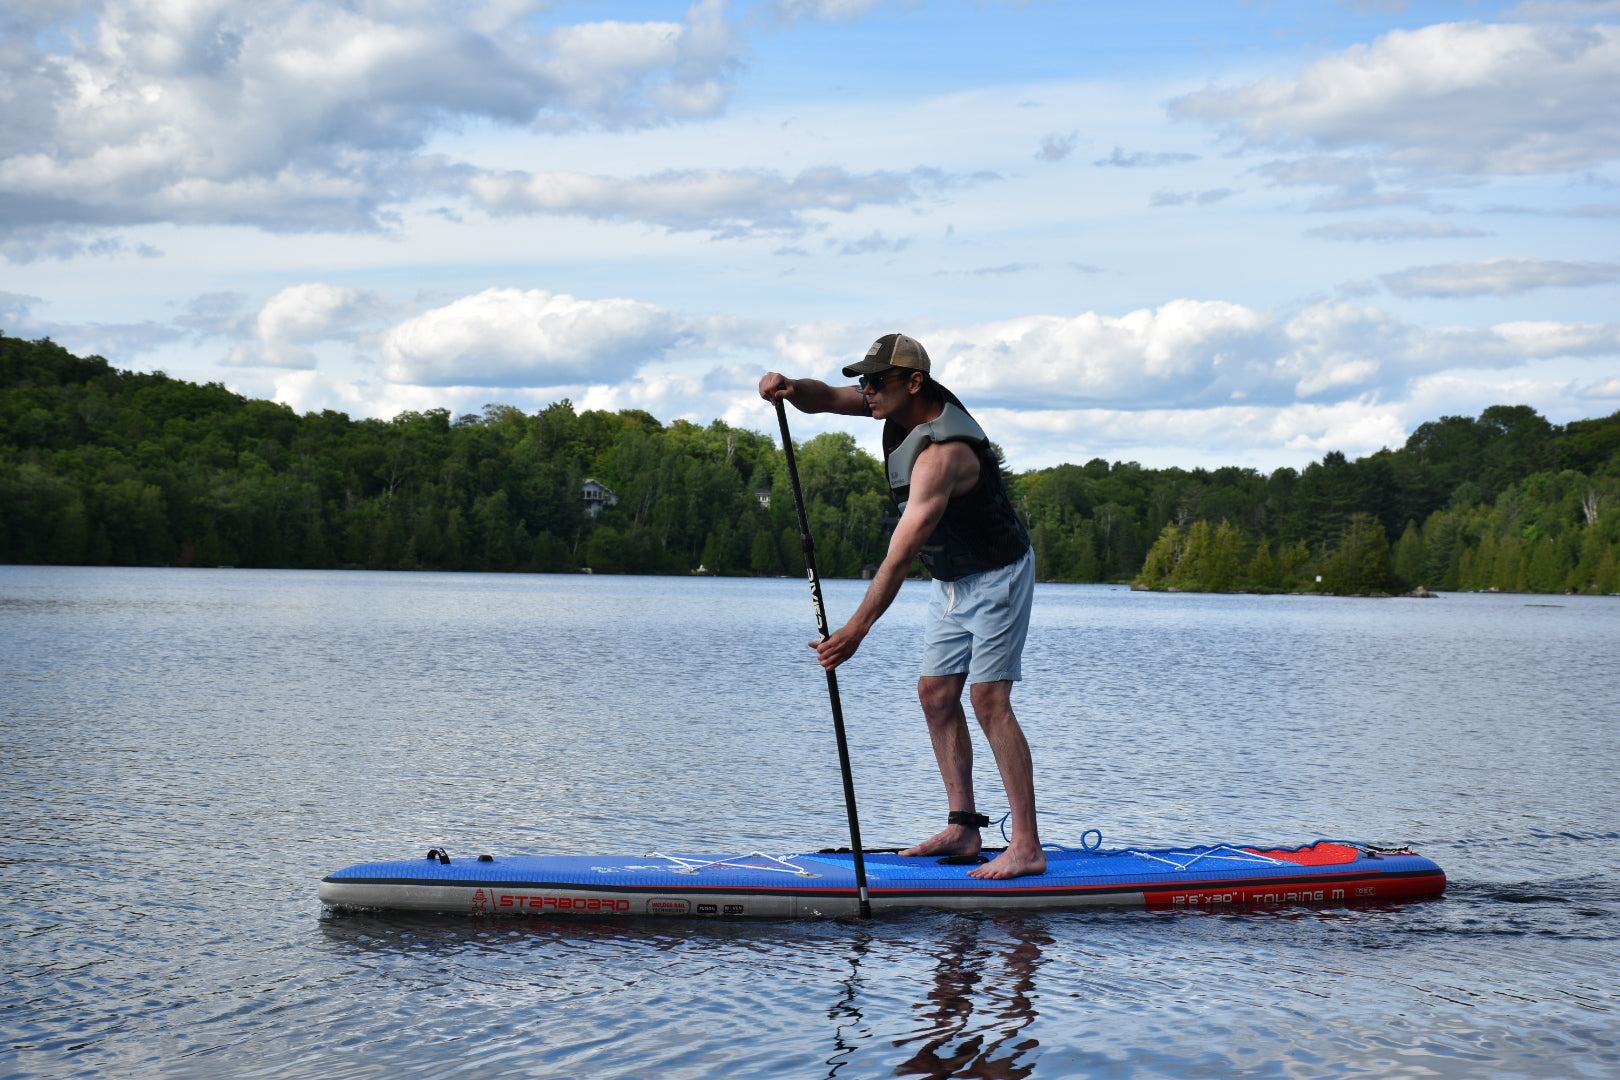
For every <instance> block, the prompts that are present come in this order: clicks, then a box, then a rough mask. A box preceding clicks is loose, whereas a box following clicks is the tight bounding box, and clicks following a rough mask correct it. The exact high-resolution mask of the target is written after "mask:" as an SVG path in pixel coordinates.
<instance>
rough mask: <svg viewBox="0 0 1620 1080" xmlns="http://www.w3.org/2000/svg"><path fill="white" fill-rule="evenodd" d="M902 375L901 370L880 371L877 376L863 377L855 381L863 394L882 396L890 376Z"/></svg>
mask: <svg viewBox="0 0 1620 1080" xmlns="http://www.w3.org/2000/svg"><path fill="white" fill-rule="evenodd" d="M900 373H901V372H900V369H899V368H890V369H889V370H888V371H880V372H878V373H877V374H876V375H862V376H861V377H860V378H858V379H856V380H855V385H857V386H859V387H860V388H861V393H863V394H881V393H883V384H884V383H885V382H886V381H887V380H888V378H889V376H891V375H899V374H900Z"/></svg>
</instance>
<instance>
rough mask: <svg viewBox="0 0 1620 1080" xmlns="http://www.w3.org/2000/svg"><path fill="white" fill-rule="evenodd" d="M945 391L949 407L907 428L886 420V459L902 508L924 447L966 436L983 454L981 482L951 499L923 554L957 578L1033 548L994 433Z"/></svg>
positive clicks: (938, 573)
mask: <svg viewBox="0 0 1620 1080" xmlns="http://www.w3.org/2000/svg"><path fill="white" fill-rule="evenodd" d="M940 389H941V390H942V391H944V394H945V409H944V411H943V412H941V413H940V414H939V416H938V417H936V418H935V419H933V420H930V421H929V422H928V423H926V424H918V425H917V426H916V427H914V428H912V429H911V431H910V432H909V433H908V432H907V431H906V430H905V428H903V427H901V426H900V425H899V424H897V423H895V422H894V421H893V420H890V421H887V422H886V423H885V424H884V425H883V464H884V467H885V468H886V469H887V471H888V476H889V493H890V494H891V495H892V496H894V501H895V503H896V504H897V505H898V506H899V507H900V512H901V513H902V514H904V513H905V512H906V503H907V502H908V501H909V499H910V497H911V470H912V468H913V467H914V466H915V465H916V463H917V455H918V454H920V453H922V451H923V448H924V447H926V446H928V445H929V444H931V443H937V442H965V443H967V444H968V445H969V446H971V447H972V448H973V452H974V454H975V455H977V457H978V459H979V482H978V483H976V484H974V485H973V487H972V488H971V489H970V490H968V491H966V492H964V493H963V494H961V495H958V496H956V497H954V498H952V499H951V500H950V502H948V503H947V504H946V506H945V516H944V517H942V518H940V520H939V524H938V525H936V526H934V531H933V532H932V533H931V534H929V537H928V539H927V541H925V542H924V543H923V546H922V550H921V551H919V552H918V556H919V557H920V558H921V559H922V561H923V565H924V566H926V567H928V572H929V573H930V574H932V575H933V576H934V577H936V578H938V579H939V580H940V581H956V580H957V579H959V578H964V577H967V576H968V575H969V574H977V573H980V572H982V571H985V570H994V569H996V568H998V567H1002V566H1009V565H1011V564H1012V563H1015V562H1017V561H1018V560H1019V559H1021V558H1023V557H1024V553H1025V552H1026V551H1028V550H1029V533H1028V532H1027V531H1025V529H1024V523H1023V522H1021V521H1019V520H1018V515H1017V514H1016V513H1015V512H1014V511H1013V505H1012V499H1011V498H1010V497H1008V495H1007V487H1006V485H1005V484H1003V483H1002V481H1001V462H1000V461H998V460H997V459H996V453H995V451H994V450H992V449H991V448H990V439H989V438H988V437H987V436H986V435H985V433H984V429H983V428H981V427H980V426H979V424H978V422H977V421H976V420H974V419H973V417H971V416H969V415H968V411H967V410H966V409H964V408H963V407H962V403H961V402H960V401H958V400H957V399H956V395H955V394H953V393H951V392H950V391H949V390H946V389H945V388H944V387H943V386H942V387H940Z"/></svg>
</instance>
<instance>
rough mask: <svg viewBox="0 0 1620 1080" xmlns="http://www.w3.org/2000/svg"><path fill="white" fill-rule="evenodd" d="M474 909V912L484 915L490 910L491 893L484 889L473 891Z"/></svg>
mask: <svg viewBox="0 0 1620 1080" xmlns="http://www.w3.org/2000/svg"><path fill="white" fill-rule="evenodd" d="M472 909H473V912H474V914H478V915H482V914H484V913H485V912H487V911H489V894H488V893H486V892H485V891H484V890H483V889H479V890H478V891H477V892H475V893H473V902H472Z"/></svg>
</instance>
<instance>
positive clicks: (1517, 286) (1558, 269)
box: [1379, 258, 1620, 298]
mask: <svg viewBox="0 0 1620 1080" xmlns="http://www.w3.org/2000/svg"><path fill="white" fill-rule="evenodd" d="M1379 280H1381V281H1382V282H1383V283H1384V286H1385V287H1386V288H1388V289H1389V291H1390V292H1392V293H1394V294H1395V295H1396V296H1403V297H1419V296H1421V297H1446V298H1453V297H1465V296H1513V295H1515V294H1517V293H1523V292H1529V291H1530V290H1531V289H1545V288H1555V287H1579V286H1583V285H1602V284H1606V283H1608V282H1611V281H1617V280H1620V263H1604V262H1569V261H1563V260H1557V259H1526V258H1511V259H1486V260H1485V261H1483V262H1468V263H1438V264H1436V265H1434V266H1414V267H1412V268H1411V269H1408V270H1401V271H1399V272H1397V273H1393V274H1384V275H1382V276H1381V277H1380V278H1379Z"/></svg>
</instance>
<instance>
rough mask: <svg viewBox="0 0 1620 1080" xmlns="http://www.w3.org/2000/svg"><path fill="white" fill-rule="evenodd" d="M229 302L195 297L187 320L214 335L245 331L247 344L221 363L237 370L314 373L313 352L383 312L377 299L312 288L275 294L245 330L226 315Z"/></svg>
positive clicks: (354, 291) (313, 285)
mask: <svg viewBox="0 0 1620 1080" xmlns="http://www.w3.org/2000/svg"><path fill="white" fill-rule="evenodd" d="M233 300H234V297H233V296H231V295H230V294H223V295H222V294H218V293H215V294H209V295H206V296H203V297H198V298H197V299H195V300H193V301H192V304H191V306H190V307H189V308H188V310H187V313H186V314H187V317H189V319H190V321H191V325H192V326H194V327H196V328H198V329H202V328H204V327H207V326H210V325H212V326H214V327H216V328H217V329H216V330H215V332H217V333H233V332H234V333H242V332H243V331H246V333H247V334H248V335H249V336H250V337H251V341H249V342H246V343H244V344H241V345H237V346H236V347H234V348H233V349H231V351H230V354H229V355H228V356H227V357H226V359H225V363H227V364H231V365H234V366H239V367H282V368H312V367H314V366H315V353H314V352H313V350H312V349H311V348H310V347H311V346H313V345H315V344H318V343H320V342H325V341H346V340H350V339H351V338H352V336H353V332H354V330H355V329H356V328H358V327H360V326H361V325H362V324H364V323H367V322H369V321H370V320H372V319H374V318H375V317H376V316H377V315H378V314H379V313H381V312H383V311H386V310H387V304H386V302H385V301H384V300H383V299H382V298H381V297H379V296H378V295H377V294H375V293H366V292H361V291H360V290H359V289H351V288H346V287H342V286H337V285H327V284H325V283H323V282H313V283H310V284H305V285H292V286H289V287H287V288H285V289H282V290H281V291H280V292H278V293H276V294H275V295H274V296H272V297H271V298H270V299H269V300H268V301H266V302H265V305H264V307H262V308H260V309H259V313H258V316H257V317H256V318H255V319H254V320H253V323H252V326H251V328H248V327H245V326H244V325H243V324H242V322H241V321H240V320H237V319H235V318H232V317H231V314H229V313H228V312H230V311H231V304H232V302H233Z"/></svg>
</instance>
